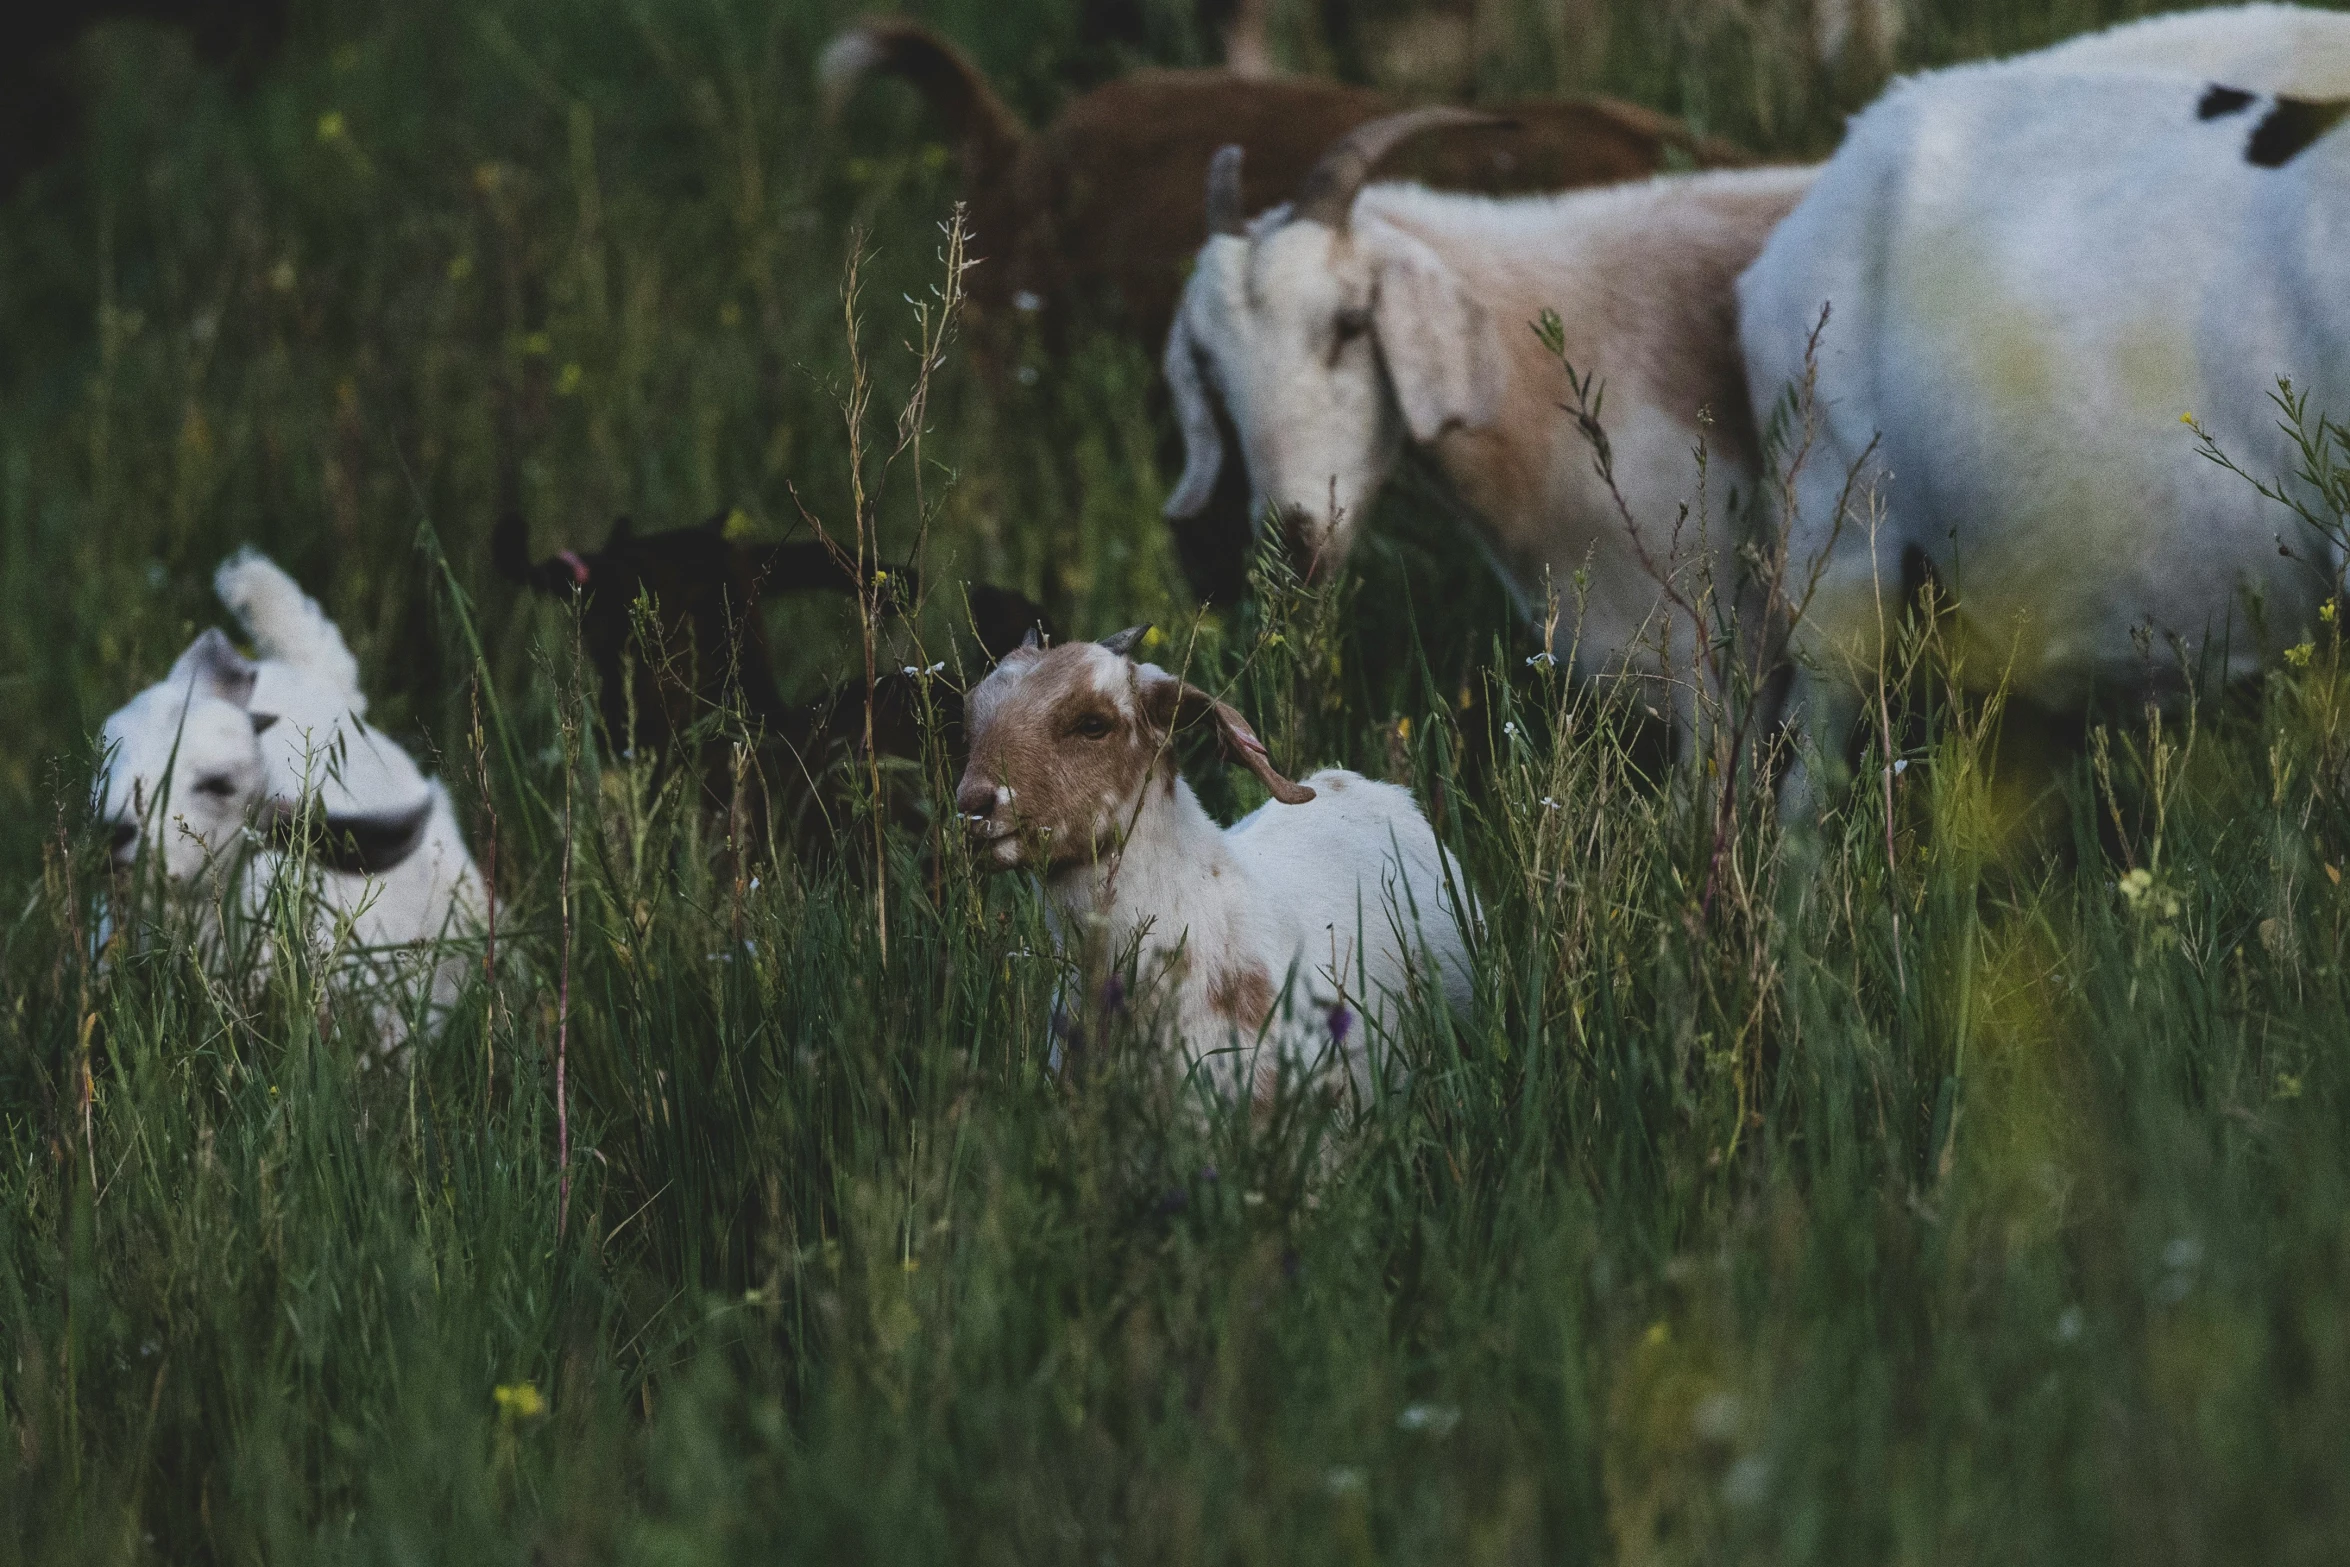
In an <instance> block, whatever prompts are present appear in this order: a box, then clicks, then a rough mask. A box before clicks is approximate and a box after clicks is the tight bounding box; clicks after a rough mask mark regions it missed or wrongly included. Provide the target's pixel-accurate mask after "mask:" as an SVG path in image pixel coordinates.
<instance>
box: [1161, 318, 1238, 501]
mask: <svg viewBox="0 0 2350 1567" xmlns="http://www.w3.org/2000/svg"><path fill="white" fill-rule="evenodd" d="M1161 368H1162V369H1163V370H1164V371H1165V373H1166V376H1167V391H1168V393H1169V394H1170V395H1172V396H1173V398H1174V399H1175V422H1176V423H1177V424H1178V425H1180V426H1181V427H1182V429H1183V477H1182V478H1181V479H1179V480H1177V481H1176V484H1175V493H1174V494H1172V495H1170V496H1168V497H1167V504H1166V506H1165V507H1164V508H1162V509H1163V510H1164V512H1165V514H1166V515H1167V517H1168V518H1169V519H1171V520H1174V521H1181V520H1183V519H1184V518H1187V517H1196V516H1198V515H1199V514H1200V511H1201V509H1202V508H1204V507H1205V506H1206V505H1207V504H1208V497H1209V496H1211V495H1213V494H1215V493H1216V475H1217V474H1219V473H1221V472H1222V471H1223V469H1224V436H1223V433H1222V432H1221V431H1219V430H1218V429H1217V428H1216V409H1215V405H1214V404H1212V403H1210V402H1209V401H1208V383H1207V377H1205V376H1204V375H1202V374H1201V373H1200V365H1199V352H1198V349H1197V347H1196V346H1195V345H1194V344H1193V342H1192V339H1191V329H1190V328H1189V327H1187V326H1185V325H1184V324H1183V317H1182V315H1181V314H1180V313H1178V314H1177V315H1176V317H1175V325H1174V326H1173V327H1172V328H1171V329H1170V330H1169V331H1168V333H1167V354H1166V358H1165V359H1164V360H1163V361H1162V364H1161Z"/></svg>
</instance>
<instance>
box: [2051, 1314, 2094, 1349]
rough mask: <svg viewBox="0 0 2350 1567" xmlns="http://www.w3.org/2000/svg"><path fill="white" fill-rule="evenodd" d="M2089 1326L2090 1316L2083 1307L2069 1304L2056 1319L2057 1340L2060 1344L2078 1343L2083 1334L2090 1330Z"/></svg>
mask: <svg viewBox="0 0 2350 1567" xmlns="http://www.w3.org/2000/svg"><path fill="white" fill-rule="evenodd" d="M2088 1327H2089V1318H2088V1316H2087V1315H2086V1314H2085V1313H2083V1312H2082V1310H2081V1308H2080V1307H2078V1306H2067V1307H2065V1308H2064V1311H2063V1312H2062V1313H2061V1314H2060V1315H2059V1316H2058V1317H2057V1319H2056V1342H2058V1343H2059V1344H2072V1343H2077V1342H2079V1340H2080V1337H2081V1335H2082V1334H2083V1333H2085V1332H2087V1331H2088Z"/></svg>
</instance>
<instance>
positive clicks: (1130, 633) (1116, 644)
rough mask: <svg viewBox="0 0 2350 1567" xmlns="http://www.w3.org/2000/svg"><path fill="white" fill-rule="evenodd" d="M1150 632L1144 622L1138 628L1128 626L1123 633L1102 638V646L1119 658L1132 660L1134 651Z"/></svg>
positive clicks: (1148, 626) (1146, 623) (1148, 624)
mask: <svg viewBox="0 0 2350 1567" xmlns="http://www.w3.org/2000/svg"><path fill="white" fill-rule="evenodd" d="M1150 630H1151V627H1150V622H1149V621H1147V620H1146V621H1144V622H1143V623H1142V624H1141V625H1139V626H1128V627H1127V628H1126V629H1125V630H1124V631H1120V632H1117V633H1115V634H1114V635H1111V636H1106V637H1104V638H1102V646H1103V647H1106V648H1108V649H1109V650H1110V651H1111V652H1113V653H1115V654H1117V655H1118V656H1119V657H1120V658H1132V657H1133V656H1134V649H1135V648H1136V646H1137V645H1139V644H1140V643H1141V641H1142V639H1143V638H1144V637H1147V636H1149V635H1150Z"/></svg>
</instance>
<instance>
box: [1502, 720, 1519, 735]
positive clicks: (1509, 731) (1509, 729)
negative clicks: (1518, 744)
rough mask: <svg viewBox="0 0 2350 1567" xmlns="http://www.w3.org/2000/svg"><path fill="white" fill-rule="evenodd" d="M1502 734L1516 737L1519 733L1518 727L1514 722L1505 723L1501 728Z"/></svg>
mask: <svg viewBox="0 0 2350 1567" xmlns="http://www.w3.org/2000/svg"><path fill="white" fill-rule="evenodd" d="M1501 732H1502V733H1503V734H1505V735H1514V734H1516V733H1517V732H1518V726H1517V724H1516V723H1515V722H1514V721H1513V722H1510V723H1505V724H1503V725H1502V726H1501Z"/></svg>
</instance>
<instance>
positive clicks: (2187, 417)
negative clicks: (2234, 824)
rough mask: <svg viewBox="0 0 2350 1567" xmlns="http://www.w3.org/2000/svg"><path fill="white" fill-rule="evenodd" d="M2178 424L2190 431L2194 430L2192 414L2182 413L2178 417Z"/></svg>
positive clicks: (2193, 416)
mask: <svg viewBox="0 0 2350 1567" xmlns="http://www.w3.org/2000/svg"><path fill="white" fill-rule="evenodd" d="M2179 423H2181V424H2183V425H2185V426H2186V427H2187V428H2188V429H2190V430H2192V429H2194V428H2195V415H2194V414H2193V413H2192V412H2189V413H2183V414H2181V415H2179Z"/></svg>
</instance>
